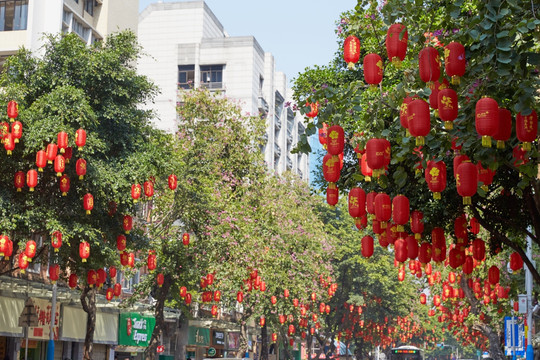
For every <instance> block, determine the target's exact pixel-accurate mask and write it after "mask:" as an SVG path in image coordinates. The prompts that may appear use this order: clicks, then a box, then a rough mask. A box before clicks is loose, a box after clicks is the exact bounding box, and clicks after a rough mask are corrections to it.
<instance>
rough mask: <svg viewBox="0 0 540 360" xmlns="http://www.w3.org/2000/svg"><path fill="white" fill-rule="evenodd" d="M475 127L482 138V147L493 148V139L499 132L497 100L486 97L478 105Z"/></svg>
mask: <svg viewBox="0 0 540 360" xmlns="http://www.w3.org/2000/svg"><path fill="white" fill-rule="evenodd" d="M475 114H476V115H475V118H476V121H475V126H476V132H477V133H478V135H480V136H482V146H484V147H491V137H492V136H494V135H495V134H497V131H498V130H499V105H498V104H497V102H496V101H495V100H493V99H492V98H489V97H484V98H482V99H480V100H478V102H477V103H476V109H475Z"/></svg>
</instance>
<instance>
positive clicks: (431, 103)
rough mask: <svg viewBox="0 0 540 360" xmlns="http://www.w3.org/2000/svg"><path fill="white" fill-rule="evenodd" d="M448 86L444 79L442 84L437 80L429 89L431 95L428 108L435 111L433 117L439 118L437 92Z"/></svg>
mask: <svg viewBox="0 0 540 360" xmlns="http://www.w3.org/2000/svg"><path fill="white" fill-rule="evenodd" d="M448 86H449V84H448V81H447V80H446V79H444V80H443V82H442V83H440V82H439V80H436V81H434V82H433V83H432V84H431V85H430V86H429V88H430V89H431V94H429V106H430V107H431V108H432V109H434V110H435V111H434V112H433V114H434V115H435V117H437V116H439V92H440V91H441V90H444V89H447V88H448Z"/></svg>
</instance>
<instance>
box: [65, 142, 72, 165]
mask: <svg viewBox="0 0 540 360" xmlns="http://www.w3.org/2000/svg"><path fill="white" fill-rule="evenodd" d="M72 156H73V149H72V148H71V146H68V147H67V148H66V151H65V152H64V157H65V158H66V163H67V164H69V160H70V159H71V158H72Z"/></svg>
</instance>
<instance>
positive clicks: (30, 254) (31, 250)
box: [24, 240, 37, 262]
mask: <svg viewBox="0 0 540 360" xmlns="http://www.w3.org/2000/svg"><path fill="white" fill-rule="evenodd" d="M36 251H37V245H36V242H35V241H34V240H28V241H27V242H26V248H25V250H24V253H25V255H26V257H27V259H28V262H32V259H33V258H34V256H36Z"/></svg>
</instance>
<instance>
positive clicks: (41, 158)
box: [36, 150, 47, 172]
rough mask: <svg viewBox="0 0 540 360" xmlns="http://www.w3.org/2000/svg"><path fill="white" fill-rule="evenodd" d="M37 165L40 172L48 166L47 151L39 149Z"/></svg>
mask: <svg viewBox="0 0 540 360" xmlns="http://www.w3.org/2000/svg"><path fill="white" fill-rule="evenodd" d="M36 166H37V167H38V171H40V172H42V171H43V168H44V167H45V166H47V153H46V152H45V151H43V150H39V151H38V152H37V153H36Z"/></svg>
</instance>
